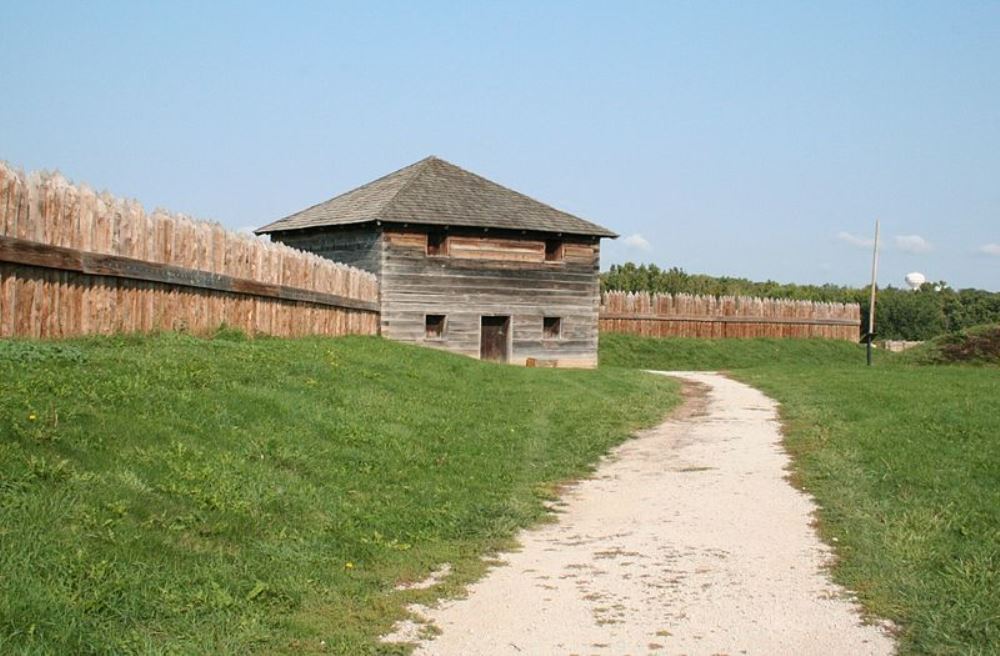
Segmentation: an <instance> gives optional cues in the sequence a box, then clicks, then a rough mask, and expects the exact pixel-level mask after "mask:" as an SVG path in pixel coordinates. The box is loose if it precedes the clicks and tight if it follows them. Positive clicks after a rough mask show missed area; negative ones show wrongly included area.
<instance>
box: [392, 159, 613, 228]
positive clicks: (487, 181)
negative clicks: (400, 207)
mask: <svg viewBox="0 0 1000 656" xmlns="http://www.w3.org/2000/svg"><path fill="white" fill-rule="evenodd" d="M431 159H436V160H439V161H441V162H444V163H445V164H447V165H448V166H453V167H455V168H456V169H458V170H459V171H462V172H463V173H466V174H468V175H471V176H472V177H474V178H478V179H479V180H482V181H483V182H485V183H487V184H490V185H493V186H495V187H500V188H501V189H503V190H504V191H509V192H510V193H512V194H515V195H517V196H520V197H521V198H527V199H528V200H530V201H532V202H533V203H538V204H539V205H543V206H545V207H547V208H548V209H550V210H552V211H553V212H558V213H559V214H562V215H564V216H568V217H570V218H573V219H576V220H577V221H583V222H584V223H589V224H590V225H592V226H594V227H595V228H600V227H601V226H599V225H597V224H596V223H594V222H593V221H590V220H588V219H584V218H581V217H579V216H577V215H575V214H571V213H570V212H567V211H566V210H561V209H559V208H558V207H555V206H553V205H549V204H548V203H546V202H545V201H541V200H538V199H537V198H535V197H534V196H529V195H528V194H526V193H524V192H521V191H518V190H517V189H513V188H511V187H508V186H506V185H503V184H500V183H499V182H497V181H495V180H490V179H489V178H487V177H485V176H482V175H479V174H478V173H476V172H475V171H470V170H468V169H464V168H462V167H461V166H459V165H458V164H452V163H451V162H449V161H448V160H446V159H441V158H440V157H434V156H433V155H432V156H430V157H427V158H426V159H425V160H421V162H424V161H426V160H431ZM407 186H409V183H407ZM393 199H395V196H393Z"/></svg>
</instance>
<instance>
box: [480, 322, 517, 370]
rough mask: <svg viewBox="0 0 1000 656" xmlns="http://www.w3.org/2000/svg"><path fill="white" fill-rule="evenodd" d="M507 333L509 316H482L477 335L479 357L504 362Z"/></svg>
mask: <svg viewBox="0 0 1000 656" xmlns="http://www.w3.org/2000/svg"><path fill="white" fill-rule="evenodd" d="M509 333H510V317H483V318H482V325H481V332H480V336H479V358H480V359H481V360H496V361H497V362H506V361H507V337H508V334H509Z"/></svg>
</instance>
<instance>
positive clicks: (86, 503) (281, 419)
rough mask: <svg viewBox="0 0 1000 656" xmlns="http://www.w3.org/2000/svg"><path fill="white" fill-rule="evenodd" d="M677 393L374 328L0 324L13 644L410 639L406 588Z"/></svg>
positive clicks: (464, 575) (476, 564) (493, 537)
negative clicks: (16, 334) (411, 340)
mask: <svg viewBox="0 0 1000 656" xmlns="http://www.w3.org/2000/svg"><path fill="white" fill-rule="evenodd" d="M677 399H678V396H677V394H676V385H675V384H674V383H672V382H670V381H668V380H666V379H660V378H659V377H654V376H644V375H638V374H636V373H635V372H631V371H627V370H621V369H619V370H614V369H608V370H601V371H563V370H550V369H523V368H518V367H506V366H499V365H491V364H488V363H481V362H477V361H474V360H471V359H468V358H463V357H460V356H455V355H451V354H446V353H441V352H437V351H432V350H429V349H420V348H415V347H407V346H404V345H400V344H395V343H391V342H387V341H384V340H381V339H377V338H343V339H336V340H328V339H300V340H280V339H256V340H249V341H248V340H246V339H245V338H244V336H242V335H240V334H238V333H236V332H233V331H230V330H224V331H222V332H221V334H220V335H219V337H218V338H217V339H213V340H202V339H196V338H194V337H190V336H185V335H176V334H165V335H160V336H154V337H138V336H119V337H101V338H90V339H84V340H74V341H72V342H62V343H38V342H28V341H9V342H4V341H0V653H3V654H18V653H23V654H43V653H44V654H49V653H65V654H122V653H155V654H195V653H203V654H205V653H240V654H243V653H267V654H271V653H286V652H294V653H302V652H305V653H333V654H351V655H355V654H376V653H384V654H388V653H400V652H399V651H398V649H397V648H393V647H389V646H379V645H378V644H377V643H376V642H375V641H374V639H373V638H374V636H376V635H378V634H379V633H380V632H381V631H384V630H385V629H387V628H388V627H389V626H390V624H391V622H392V621H393V620H394V619H396V618H398V617H399V616H400V615H401V614H402V613H403V608H404V606H405V604H407V603H410V602H413V601H417V600H422V601H428V600H429V599H430V598H432V597H433V596H434V595H437V594H441V593H442V592H454V591H455V589H456V588H457V587H458V586H459V585H461V584H462V583H463V582H464V581H468V580H469V579H471V578H473V577H475V576H476V575H478V574H479V573H481V571H482V568H483V564H482V562H481V560H480V556H481V555H482V554H483V553H484V552H486V551H488V550H490V549H495V548H498V547H501V546H504V545H506V544H508V541H509V539H510V537H511V535H512V534H513V533H514V531H516V530H517V529H518V528H519V527H522V526H525V525H527V524H530V523H532V522H535V521H537V520H538V519H540V518H541V517H543V516H544V514H545V510H544V504H543V502H544V500H545V499H546V498H547V497H548V496H549V495H550V494H551V492H550V491H551V489H552V486H553V485H554V484H556V483H558V482H560V481H562V480H565V479H567V478H571V477H576V476H579V475H581V474H583V473H585V472H587V471H588V470H589V469H590V467H591V466H592V465H593V463H594V462H595V461H596V460H597V458H598V457H599V456H600V455H601V454H603V453H604V452H605V451H606V450H607V449H608V448H609V447H610V446H611V445H613V444H615V443H617V442H619V441H621V440H623V439H625V438H626V437H627V436H628V435H629V434H630V432H631V431H632V430H633V429H635V428H637V427H639V426H644V425H649V424H652V423H654V422H656V421H658V420H659V419H660V418H661V417H662V416H663V414H664V413H665V412H666V411H667V410H668V409H669V408H670V407H671V406H672V405H673V404H674V403H676V401H677ZM442 562H450V563H452V565H453V567H454V572H455V573H454V574H453V576H452V577H450V578H449V580H448V581H447V582H446V583H445V584H444V585H443V587H442V588H439V589H437V590H431V591H412V592H397V591H395V590H394V585H395V583H396V582H398V581H400V580H418V579H421V578H423V577H424V576H426V574H427V573H428V572H429V571H430V570H431V569H432V568H434V567H435V566H437V565H439V564H440V563H442Z"/></svg>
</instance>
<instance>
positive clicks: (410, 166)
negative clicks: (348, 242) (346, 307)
mask: <svg viewBox="0 0 1000 656" xmlns="http://www.w3.org/2000/svg"><path fill="white" fill-rule="evenodd" d="M432 159H435V158H434V156H433V155H431V156H429V157H425V158H423V159H422V160H420V161H417V162H414V163H412V164H407V165H406V166H403V167H400V168H398V169H396V170H395V171H391V172H390V173H386V174H385V175H383V176H381V177H378V178H375V179H374V180H369V181H368V182H366V183H364V184H363V185H360V186H358V187H354V188H352V189H348V190H347V191H345V192H343V193H339V194H337V195H336V196H334V197H333V198H327V199H326V200H324V201H320V202H318V203H315V204H313V205H310V206H309V207H306V208H304V209H301V210H299V211H298V212H292V213H291V214H288V215H286V216H283V217H281V218H280V219H276V220H274V221H272V222H270V223H268V224H267V225H265V226H262V227H260V228H257V229H256V230H254V234H261V233H263V232H265V231H267V230H270V229H271V228H272V227H274V226H276V225H277V224H279V223H281V222H282V221H284V220H285V219H290V218H292V217H294V216H298V215H300V214H303V213H305V212H308V211H309V210H313V209H316V208H317V207H322V206H323V205H326V204H328V203H332V202H333V201H335V200H337V199H338V198H343V197H344V196H347V195H348V194H353V193H355V192H358V191H361V190H362V189H368V188H369V187H372V186H374V185H376V184H378V183H380V182H382V181H383V180H386V179H388V178H391V177H392V176H394V175H398V174H400V173H402V172H403V171H405V170H406V169H415V168H417V167H420V168H423V166H424V164H425V163H426V162H427V161H428V160H432ZM410 182H412V178H411V179H410V180H407V181H406V182H405V183H404V184H403V187H406V186H409V184H410ZM397 195H398V192H397V193H396V194H393V195H392V197H391V198H389V199H387V200H385V201H383V202H382V203H381V206H380V207H379V213H380V212H382V211H384V210H385V208H386V206H387V205H388V204H389V203H390V202H391V201H393V200H395V198H396V196H397ZM373 218H375V217H373Z"/></svg>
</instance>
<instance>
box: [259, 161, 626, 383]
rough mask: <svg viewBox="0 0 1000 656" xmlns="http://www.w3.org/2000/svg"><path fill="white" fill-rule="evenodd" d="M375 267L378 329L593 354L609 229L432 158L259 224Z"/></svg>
mask: <svg viewBox="0 0 1000 656" xmlns="http://www.w3.org/2000/svg"><path fill="white" fill-rule="evenodd" d="M256 232H257V233H258V234H267V235H270V237H271V239H273V240H275V241H279V242H283V243H285V244H288V245H290V246H293V247H295V248H299V249H302V250H305V251H310V252H313V253H316V254H319V255H322V256H324V257H328V258H330V259H332V260H336V261H338V262H344V263H346V264H350V265H352V266H356V267H360V268H362V269H366V270H368V271H371V272H372V273H374V274H375V275H376V276H377V278H378V280H379V284H380V301H379V303H380V309H381V326H380V328H381V334H382V335H384V336H385V337H388V338H390V339H394V340H399V341H404V342H412V343H416V344H422V345H425V346H430V347H434V348H441V349H446V350H449V351H454V352H456V353H462V354H465V355H469V356H472V357H476V358H482V359H489V360H499V361H502V362H511V363H516V364H529V365H530V364H535V365H538V366H570V367H593V366H596V364H597V313H598V306H599V304H600V289H599V280H598V274H599V260H600V240H601V238H602V237H610V238H614V237H616V236H617V235H616V234H615V233H613V232H611V231H610V230H607V229H606V228H602V227H601V226H598V225H596V224H594V223H590V222H589V221H585V220H583V219H580V218H577V217H575V216H573V215H571V214H567V213H566V212H562V211H560V210H557V209H555V208H552V207H549V206H548V205H545V204H543V203H540V202H538V201H536V200H534V199H532V198H529V197H527V196H525V195H523V194H520V193H518V192H516V191H513V190H511V189H507V188H506V187H503V186H501V185H498V184H496V183H494V182H491V181H489V180H487V179H485V178H482V177H480V176H478V175H475V174H474V173H470V172H469V171H466V170H464V169H461V168H459V167H457V166H455V165H454V164H450V163H449V162H446V161H444V160H441V159H438V158H436V157H428V158H427V159H423V160H421V161H419V162H417V163H416V164H412V165H410V166H407V167H406V168H403V169H400V170H399V171H396V172H394V173H390V174H389V175H387V176H385V177H383V178H379V179H378V180H375V181H373V182H370V183H368V184H366V185H363V186H361V187H358V188H357V189H354V190H352V191H348V192H347V193H344V194H341V195H340V196H337V197H335V198H332V199H330V200H328V201H326V202H324V203H320V204H319V205H314V206H313V207H310V208H308V209H305V210H302V211H301V212H298V213H296V214H292V215H291V216H287V217H285V218H283V219H280V220H278V221H275V222H274V223H271V224H269V225H266V226H264V227H263V228H260V229H258V230H257V231H256Z"/></svg>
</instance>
